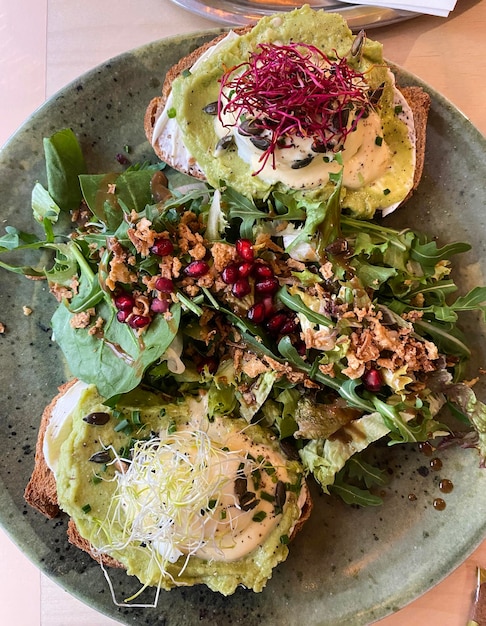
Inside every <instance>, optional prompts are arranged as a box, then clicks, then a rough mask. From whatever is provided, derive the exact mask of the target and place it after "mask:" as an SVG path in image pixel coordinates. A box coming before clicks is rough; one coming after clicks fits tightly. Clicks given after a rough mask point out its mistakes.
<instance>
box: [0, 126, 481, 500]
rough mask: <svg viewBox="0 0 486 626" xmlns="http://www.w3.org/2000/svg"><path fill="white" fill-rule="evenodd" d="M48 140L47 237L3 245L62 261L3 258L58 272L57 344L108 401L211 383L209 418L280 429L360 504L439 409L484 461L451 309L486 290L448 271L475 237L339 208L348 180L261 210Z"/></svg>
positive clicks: (275, 198)
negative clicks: (375, 455) (377, 447)
mask: <svg viewBox="0 0 486 626" xmlns="http://www.w3.org/2000/svg"><path fill="white" fill-rule="evenodd" d="M44 146H45V155H46V166H47V188H46V187H44V186H42V185H41V183H36V185H35V186H34V189H33V192H32V211H33V217H34V219H35V221H36V222H37V223H38V224H40V225H41V226H42V228H43V233H42V235H38V234H35V233H26V232H23V231H20V230H18V229H16V228H15V227H13V226H7V227H6V228H5V234H4V235H3V236H1V237H0V254H1V255H2V256H3V257H4V255H7V254H8V253H9V252H11V251H14V250H15V251H27V250H29V251H31V250H38V251H43V252H44V251H46V250H47V251H49V252H50V253H51V255H52V259H51V262H50V263H49V265H48V266H45V265H43V264H41V265H39V266H38V267H33V266H16V265H12V264H9V263H8V262H6V261H4V260H1V261H0V267H3V268H4V269H6V270H9V271H12V272H16V273H19V274H23V275H26V276H30V277H37V278H38V277H42V278H45V279H46V280H47V282H48V284H49V287H50V289H51V291H52V293H53V294H54V295H55V297H56V298H57V299H58V306H57V308H56V311H55V313H54V315H53V317H52V330H53V335H54V338H55V340H56V341H57V343H58V344H59V346H60V347H61V349H62V351H63V353H64V356H65V358H66V361H67V363H68V364H69V367H70V369H71V372H72V374H73V376H75V377H78V378H80V379H82V380H83V381H85V382H87V383H94V384H96V385H97V387H98V389H99V392H100V393H101V394H102V395H103V396H104V397H105V398H107V402H110V401H111V402H114V401H115V400H116V398H119V397H120V396H121V395H122V394H125V393H127V392H129V391H130V390H132V389H134V388H135V387H137V386H139V385H142V386H145V387H147V388H152V389H156V390H158V391H162V392H163V393H166V394H168V395H170V396H172V397H178V396H180V397H182V396H186V395H188V394H189V395H190V394H193V393H196V392H197V391H198V390H200V389H201V388H203V389H206V390H207V393H208V406H209V410H210V416H211V415H216V414H218V415H228V416H241V417H244V418H245V419H246V420H247V421H248V422H253V421H258V422H260V423H263V424H264V425H266V426H268V427H269V428H272V429H273V430H274V431H275V433H276V435H278V437H279V438H280V439H281V442H282V446H287V447H290V448H291V449H292V451H293V453H294V454H297V455H298V456H299V458H300V460H301V462H302V463H303V465H304V467H305V469H306V471H307V472H308V473H310V474H312V475H313V476H314V477H315V478H316V480H317V481H318V482H319V483H320V485H321V486H322V488H323V490H324V491H326V492H329V491H332V492H333V493H336V494H338V495H340V496H341V497H342V498H343V499H344V500H345V501H346V502H349V503H356V504H361V505H364V504H368V505H376V504H379V502H380V498H379V497H378V496H377V495H376V493H375V492H374V491H375V488H376V487H379V486H380V485H382V484H383V481H384V480H385V477H384V475H383V474H382V472H380V471H379V470H378V469H376V468H374V467H372V466H371V465H370V464H369V463H368V461H367V460H366V458H365V457H364V456H363V453H364V452H365V451H366V449H367V448H368V447H369V446H370V445H371V444H372V443H374V442H375V441H377V440H379V439H380V440H381V439H383V438H386V439H387V440H388V443H389V445H394V444H397V443H404V442H421V441H426V440H430V439H433V438H436V437H451V436H452V435H453V432H452V429H451V426H450V425H445V424H444V423H442V421H441V418H440V417H439V415H438V413H439V411H440V409H441V408H442V407H444V406H445V405H447V406H448V407H450V408H451V409H452V413H453V415H454V418H455V419H457V418H459V419H460V420H461V421H462V422H464V423H466V424H467V425H468V427H469V429H470V432H471V433H472V435H471V439H472V440H473V441H472V443H473V445H476V447H477V448H478V450H479V456H480V459H481V463H484V459H485V458H486V406H485V405H484V404H483V403H482V402H481V401H480V400H479V399H478V398H476V396H475V394H474V391H473V389H472V387H471V386H470V385H468V384H466V383H465V382H464V380H463V379H464V372H465V369H464V368H465V364H466V362H467V360H468V358H469V357H470V355H471V351H470V347H469V346H468V345H467V342H466V340H465V338H464V336H463V335H462V333H461V331H460V328H459V326H458V319H459V316H460V314H461V313H462V312H463V311H478V312H479V313H480V314H481V315H482V317H483V319H484V318H485V317H486V287H475V288H474V289H472V290H471V291H470V292H469V293H467V294H463V295H457V291H458V290H457V285H456V284H455V282H454V280H453V278H452V277H451V259H452V258H453V257H454V256H455V255H457V254H460V253H463V252H466V251H467V250H469V249H470V246H469V245H468V244H466V243H462V242H454V243H448V244H445V245H443V246H440V245H438V243H437V242H436V241H435V239H430V238H428V237H426V236H425V235H424V234H422V233H417V232H414V231H413V230H410V229H405V230H402V231H398V230H394V229H392V228H389V227H386V226H384V225H383V224H381V223H379V222H376V221H365V220H356V219H354V218H352V217H350V216H348V215H345V214H342V213H341V208H340V207H341V205H340V199H341V194H342V186H341V175H336V176H333V179H332V182H333V184H334V186H335V188H334V192H333V194H332V195H331V197H330V198H329V199H328V200H327V201H326V202H319V201H315V200H314V201H312V202H307V201H305V199H300V200H298V199H296V198H295V196H286V195H285V194H283V193H275V194H273V195H270V196H269V197H268V198H267V199H266V200H265V201H259V202H258V203H256V202H255V201H253V200H251V199H249V198H246V197H243V196H241V195H240V194H239V193H237V192H236V191H234V190H233V189H231V188H230V187H228V186H227V185H225V184H224V181H223V182H222V183H221V187H220V189H218V190H215V189H212V188H210V187H209V186H208V185H206V184H204V183H201V182H199V181H194V180H193V179H190V178H189V177H182V176H181V175H176V176H172V175H171V174H172V173H171V172H170V171H167V172H165V171H164V170H165V169H166V168H165V166H164V164H156V165H151V164H138V165H136V166H130V167H128V168H127V169H126V170H125V171H123V172H118V173H113V172H109V173H102V174H87V173H86V166H85V162H84V158H83V155H82V153H81V150H80V147H79V144H78V142H77V139H76V137H75V135H74V133H73V132H72V131H71V130H69V129H66V130H62V131H60V132H58V133H56V134H55V135H53V137H51V138H48V139H46V140H45V144H44ZM338 158H339V157H338ZM167 169H168V168H167ZM166 174H167V175H166ZM4 258H5V257H4Z"/></svg>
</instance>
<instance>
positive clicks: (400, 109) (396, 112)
mask: <svg viewBox="0 0 486 626" xmlns="http://www.w3.org/2000/svg"><path fill="white" fill-rule="evenodd" d="M402 111H403V107H402V105H401V104H397V106H396V107H395V115H398V114H399V113H401V112H402Z"/></svg>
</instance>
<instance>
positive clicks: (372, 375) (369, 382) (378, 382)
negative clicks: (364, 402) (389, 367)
mask: <svg viewBox="0 0 486 626" xmlns="http://www.w3.org/2000/svg"><path fill="white" fill-rule="evenodd" d="M362 380H363V385H364V387H365V389H366V390H367V391H372V392H375V393H376V392H378V391H380V389H381V387H382V385H383V380H382V378H381V374H380V372H379V371H378V370H376V369H374V368H372V369H370V370H368V371H366V372H365V373H364V374H363V378H362Z"/></svg>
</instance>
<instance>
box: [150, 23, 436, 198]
mask: <svg viewBox="0 0 486 626" xmlns="http://www.w3.org/2000/svg"><path fill="white" fill-rule="evenodd" d="M250 29H251V27H246V28H244V29H239V30H235V32H236V33H237V34H244V33H245V32H247V31H248V30H250ZM225 36H226V33H223V34H221V35H219V36H218V37H216V38H215V39H213V40H211V41H209V42H207V43H205V44H204V45H202V46H200V47H199V48H197V49H196V50H194V51H193V52H191V53H190V54H189V55H187V56H185V57H183V58H182V59H181V60H180V61H179V62H178V63H177V64H176V65H174V66H173V67H171V68H170V69H169V71H168V72H167V74H166V76H165V79H164V82H163V85H162V93H161V95H160V96H156V97H154V98H153V99H152V100H151V101H150V103H149V105H148V107H147V109H146V111H145V116H144V130H145V135H146V137H147V139H148V141H149V142H150V144H151V145H152V147H153V150H154V152H155V153H156V155H157V156H158V158H159V159H160V160H161V161H164V162H165V163H167V165H169V166H170V167H172V168H174V169H176V170H178V171H181V172H183V173H184V174H188V175H190V176H193V177H195V178H198V179H199V180H205V176H204V173H203V172H202V171H201V169H200V168H199V166H198V164H197V162H196V161H195V160H189V166H188V167H187V164H181V163H179V162H178V161H177V157H174V155H172V154H169V153H167V152H165V151H164V150H162V149H161V147H160V145H159V142H158V141H156V142H154V129H155V126H156V123H157V120H158V119H159V117H160V115H161V114H162V112H163V110H164V107H165V104H166V102H167V98H168V96H169V94H170V92H171V89H172V83H173V81H174V80H175V79H176V78H177V77H178V76H179V75H180V74H182V73H183V72H184V71H185V70H188V69H190V68H191V67H192V66H193V65H194V63H195V62H196V61H197V60H198V59H199V58H200V56H201V55H202V54H204V53H205V52H206V51H207V50H208V49H209V48H211V47H212V46H214V45H216V44H217V43H218V42H219V41H221V40H222V39H223V38H224V37H225ZM399 90H400V91H401V93H402V95H403V96H404V98H405V100H406V101H407V103H408V105H409V106H410V108H411V110H412V114H413V121H414V126H415V133H416V164H415V172H414V180H413V187H412V189H411V191H410V192H409V194H408V195H407V197H406V198H405V199H404V200H403V201H402V203H401V204H403V203H404V202H405V201H406V200H408V198H410V196H411V195H412V194H413V192H414V191H415V190H416V188H417V186H418V184H419V182H420V180H421V177H422V173H423V167H424V161H425V146H426V134H427V119H428V114H429V109H430V96H429V94H428V93H427V92H426V91H424V90H423V89H422V88H421V87H418V86H407V87H399Z"/></svg>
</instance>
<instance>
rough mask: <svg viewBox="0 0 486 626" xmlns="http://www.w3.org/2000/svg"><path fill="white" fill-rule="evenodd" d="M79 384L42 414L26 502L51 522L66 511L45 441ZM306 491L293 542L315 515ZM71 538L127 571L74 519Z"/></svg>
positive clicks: (68, 385) (67, 385)
mask: <svg viewBox="0 0 486 626" xmlns="http://www.w3.org/2000/svg"><path fill="white" fill-rule="evenodd" d="M75 383H76V379H74V380H72V381H70V382H68V383H65V384H64V385H61V386H60V387H59V393H58V394H57V395H56V396H55V397H54V398H53V400H52V401H51V402H50V403H49V404H48V405H47V407H46V408H45V409H44V411H43V413H42V418H41V422H40V426H39V433H38V436H37V443H36V449H35V460H34V469H33V471H32V474H31V477H30V480H29V482H28V484H27V487H26V488H25V492H24V498H25V500H26V502H27V503H28V504H30V506H32V507H33V508H35V509H36V510H37V511H39V512H40V513H42V514H43V515H45V516H46V517H48V518H49V519H53V518H55V517H58V516H59V515H60V514H61V513H62V511H61V509H60V508H59V503H58V499H57V491H56V479H55V477H54V474H53V472H52V471H51V469H50V468H49V467H48V465H47V463H46V459H45V457H44V452H43V446H44V438H45V435H46V430H47V427H48V425H49V420H50V419H51V415H52V411H53V408H54V406H55V404H56V402H57V401H58V400H59V398H60V397H61V396H62V395H63V394H64V393H66V391H68V389H70V388H71V387H72V386H73V385H74V384H75ZM303 489H304V493H305V502H304V504H303V506H302V513H301V516H300V518H299V519H298V520H297V522H296V524H295V526H294V529H293V531H292V536H291V539H293V538H294V537H295V535H296V534H297V533H298V532H299V531H300V529H301V528H302V526H303V525H304V523H305V522H306V521H307V519H308V518H309V516H310V514H311V511H312V499H311V496H310V491H309V489H308V487H307V484H304V486H303ZM67 536H68V540H69V542H70V543H71V544H72V545H74V546H76V547H77V548H79V549H80V550H83V551H84V552H87V553H88V554H89V555H90V556H91V557H92V558H93V559H94V560H95V561H97V562H98V563H100V564H102V565H103V566H105V567H116V568H124V567H125V566H124V565H123V564H122V563H120V562H119V561H117V560H116V559H114V558H112V557H111V556H109V555H107V554H99V553H98V552H96V551H95V550H94V549H93V547H92V545H91V544H90V543H89V541H88V540H87V539H85V538H84V537H82V536H81V535H80V534H79V531H78V529H77V527H76V524H75V523H74V522H73V520H72V519H70V520H69V522H68V528H67Z"/></svg>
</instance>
